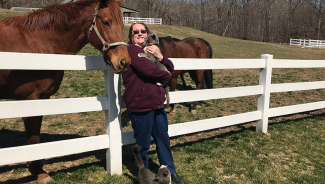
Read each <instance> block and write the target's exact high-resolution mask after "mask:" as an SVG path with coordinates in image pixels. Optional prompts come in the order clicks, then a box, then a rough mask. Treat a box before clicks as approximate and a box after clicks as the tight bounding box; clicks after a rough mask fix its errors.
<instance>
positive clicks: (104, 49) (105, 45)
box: [88, 4, 127, 66]
mask: <svg viewBox="0 0 325 184" xmlns="http://www.w3.org/2000/svg"><path fill="white" fill-rule="evenodd" d="M97 10H98V4H97V5H96V7H95V9H94V13H93V17H92V18H91V19H90V20H91V21H92V23H91V26H90V28H89V31H88V40H89V35H90V33H91V32H92V31H93V30H95V33H96V35H97V37H98V39H99V40H100V42H102V44H103V48H102V55H103V58H104V62H105V63H106V64H107V65H109V66H112V62H111V61H108V60H107V59H106V58H105V56H104V54H105V53H106V52H107V51H108V49H110V47H113V46H118V45H125V46H127V44H126V43H125V42H114V43H107V42H106V41H105V39H104V38H103V37H102V36H101V35H100V33H99V31H98V28H97V25H96V18H97Z"/></svg>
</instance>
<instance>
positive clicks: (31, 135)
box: [22, 92, 54, 184]
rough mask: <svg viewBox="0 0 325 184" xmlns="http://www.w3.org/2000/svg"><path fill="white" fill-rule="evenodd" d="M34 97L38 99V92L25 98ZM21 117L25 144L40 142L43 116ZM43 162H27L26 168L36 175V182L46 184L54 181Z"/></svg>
mask: <svg viewBox="0 0 325 184" xmlns="http://www.w3.org/2000/svg"><path fill="white" fill-rule="evenodd" d="M43 98H44V99H48V98H49V96H47V97H45V96H44V97H43ZM35 99H40V94H38V93H37V92H34V93H32V94H31V95H30V96H28V97H27V98H26V100H35ZM22 119H23V121H24V125H25V131H26V137H27V144H38V143H39V142H40V132H41V125H42V119H43V116H34V117H24V118H22ZM44 162H45V160H44V159H42V160H35V161H30V162H27V166H28V170H29V172H30V173H31V174H32V175H34V176H37V183H38V184H46V183H48V182H50V181H54V180H53V179H52V178H51V177H50V176H49V174H48V173H47V172H46V171H44V170H43V165H44Z"/></svg>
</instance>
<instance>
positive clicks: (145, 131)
mask: <svg viewBox="0 0 325 184" xmlns="http://www.w3.org/2000/svg"><path fill="white" fill-rule="evenodd" d="M127 112H128V115H129V118H130V120H131V122H132V128H133V131H134V139H135V140H136V141H135V143H136V144H138V145H139V146H141V149H140V150H139V153H140V156H141V158H142V161H143V164H144V166H145V167H146V168H148V169H149V164H148V151H149V148H150V140H151V136H152V137H153V139H154V142H155V144H156V150H157V154H158V158H159V163H160V165H167V168H168V170H169V171H170V173H171V174H174V173H175V172H176V170H175V166H174V159H173V155H172V151H171V148H170V141H169V135H168V120H167V114H166V111H165V109H164V108H162V109H156V110H151V111H147V112H131V111H129V110H128V111H127Z"/></svg>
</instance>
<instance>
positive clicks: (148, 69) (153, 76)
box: [122, 23, 185, 184]
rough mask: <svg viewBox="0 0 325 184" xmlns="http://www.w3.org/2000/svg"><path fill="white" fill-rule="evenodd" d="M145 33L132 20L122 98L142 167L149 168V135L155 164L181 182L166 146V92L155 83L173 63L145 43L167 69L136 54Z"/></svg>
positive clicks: (166, 76)
mask: <svg viewBox="0 0 325 184" xmlns="http://www.w3.org/2000/svg"><path fill="white" fill-rule="evenodd" d="M148 33H149V29H148V27H147V26H146V25H145V24H144V23H135V24H132V25H131V27H130V31H129V36H128V37H129V46H128V51H129V55H130V57H131V65H130V67H129V68H128V69H127V71H126V72H124V73H123V74H122V78H123V84H124V87H125V92H124V94H123V100H124V102H125V104H126V108H127V112H128V115H129V117H130V120H131V122H132V128H133V130H134V138H135V140H136V144H138V145H139V146H141V149H140V150H139V153H140V156H141V158H142V160H143V163H144V165H145V167H146V168H148V167H149V166H148V151H149V148H150V140H151V136H152V137H153V139H154V141H155V143H156V146H157V147H156V150H157V154H158V158H159V163H160V164H161V165H167V167H168V169H169V171H170V173H171V179H172V181H173V182H175V183H176V184H183V183H185V181H184V179H183V178H181V177H180V176H178V174H177V173H176V170H175V166H174V160H173V156H172V152H171V148H170V141H169V135H168V120H167V114H166V112H165V109H164V102H165V99H166V97H165V93H166V91H165V89H164V87H162V86H157V85H156V81H162V82H166V81H169V80H170V79H171V75H170V72H171V71H173V70H174V65H173V63H172V62H171V61H170V60H169V59H168V58H167V57H165V56H163V55H162V54H161V52H160V49H159V48H158V47H157V46H155V45H152V46H148V47H147V48H146V49H147V52H149V53H151V54H153V55H154V56H155V57H157V58H158V59H159V61H160V62H161V63H162V64H163V65H165V66H166V68H167V70H169V71H170V72H167V71H163V70H160V69H158V68H156V67H155V66H153V64H151V63H150V61H149V60H148V59H146V58H139V57H138V54H139V53H144V51H143V49H142V47H143V44H144V39H145V38H146V37H147V34H148Z"/></svg>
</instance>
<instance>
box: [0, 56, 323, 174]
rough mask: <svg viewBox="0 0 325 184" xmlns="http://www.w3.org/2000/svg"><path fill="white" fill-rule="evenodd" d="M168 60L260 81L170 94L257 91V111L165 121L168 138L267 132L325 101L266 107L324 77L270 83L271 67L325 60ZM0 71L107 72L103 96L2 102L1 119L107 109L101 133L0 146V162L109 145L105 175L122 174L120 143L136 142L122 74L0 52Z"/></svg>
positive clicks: (78, 59) (85, 63) (179, 97)
mask: <svg viewBox="0 0 325 184" xmlns="http://www.w3.org/2000/svg"><path fill="white" fill-rule="evenodd" d="M22 58H23V59H22ZM171 60H172V61H173V63H174V66H175V69H177V70H181V69H182V70H193V69H195V70H198V69H243V68H260V79H259V80H260V82H259V85H255V86H244V87H232V88H220V89H203V90H190V91H176V92H170V99H171V102H170V103H182V102H188V101H200V100H211V99H222V98H233V97H241V96H250V95H258V105H257V110H256V111H252V112H247V113H242V114H236V115H230V116H226V117H216V118H211V119H204V120H198V121H192V122H186V123H179V124H174V125H169V132H168V133H169V136H170V137H174V136H179V135H185V134H189V133H195V132H200V131H204V130H210V129H216V128H221V127H225V126H231V125H236V124H240V123H245V122H252V121H257V126H256V131H261V132H267V128H268V118H270V117H275V116H282V115H288V114H293V113H299V112H304V111H310V110H316V109H321V108H324V107H325V101H319V102H313V103H306V104H299V105H292V106H285V107H277V108H269V101H270V93H277V92H286V91H297V90H311V89H319V88H325V81H319V82H301V83H285V84H271V76H272V68H319V67H325V60H283V59H273V56H272V55H262V57H261V59H181V58H177V59H171ZM0 69H18V70H19V69H24V70H31V69H37V70H105V74H104V77H105V96H101V97H84V98H68V99H48V100H33V101H2V102H0V119H6V118H14V117H26V116H39V115H52V114H66V113H79V112H88V111H101V110H104V111H105V112H106V113H105V117H106V118H105V121H106V134H105V135H98V136H91V137H85V138H77V139H71V140H64V141H57V142H49V143H40V144H36V145H26V146H18V147H12V148H3V149H0V158H1V159H0V165H8V164H13V163H19V162H26V161H31V160H38V159H43V158H51V157H57V156H63V155H69V154H76V153H82V152H87V151H92V150H99V149H107V157H106V158H107V171H108V173H109V174H120V173H122V151H121V150H122V145H127V144H132V143H134V142H135V140H134V138H133V131H127V132H121V108H124V107H125V104H124V102H123V101H122V98H121V88H120V87H121V86H120V76H119V75H117V74H113V73H112V71H111V69H110V68H108V69H107V68H106V66H105V64H104V62H103V61H102V57H99V56H71V55H52V54H24V53H5V52H0ZM0 136H1V135H0ZM58 148H59V149H58Z"/></svg>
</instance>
